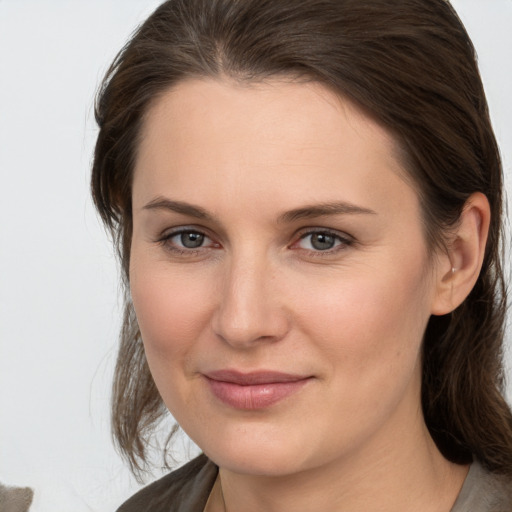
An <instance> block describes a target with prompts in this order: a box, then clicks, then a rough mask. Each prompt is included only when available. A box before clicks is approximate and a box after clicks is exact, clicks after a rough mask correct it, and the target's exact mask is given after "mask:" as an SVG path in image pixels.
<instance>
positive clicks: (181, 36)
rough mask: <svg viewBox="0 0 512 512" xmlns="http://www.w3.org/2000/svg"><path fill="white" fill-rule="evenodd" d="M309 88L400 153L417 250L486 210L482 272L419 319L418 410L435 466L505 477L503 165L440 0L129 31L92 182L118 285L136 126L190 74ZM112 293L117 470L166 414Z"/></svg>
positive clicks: (193, 20) (373, 0)
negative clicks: (443, 308) (420, 239)
mask: <svg viewBox="0 0 512 512" xmlns="http://www.w3.org/2000/svg"><path fill="white" fill-rule="evenodd" d="M222 75H224V76H229V77H230V78H233V79H236V80H239V81H260V80H264V79H265V78H268V77H272V76H276V75H281V76H282V75H285V76H291V77H292V78H294V79H299V78H305V79H310V80H316V81H319V82H321V83H323V84H325V85H326V86H328V87H330V88H332V89H334V90H335V91H337V93H338V94H340V95H343V96H344V97H347V98H349V99H351V100H352V101H354V102H355V103H356V104H358V105H360V106H361V107H362V108H364V110H365V111H366V112H368V113H369V114H370V115H372V116H373V118H374V119H376V120H377V121H378V122H380V123H381V124H382V125H383V126H385V127H386V128H387V129H388V130H389V131H390V132H391V133H392V134H393V135H394V136H395V138H396V140H397V142H398V143H399V144H400V146H401V148H402V150H403V155H404V161H405V168H406V171H407V173H408V176H409V177H410V179H411V180H412V183H413V184H414V185H415V187H416V189H417V190H418V193H419V196H420V200H421V203H422V212H423V217H424V224H425V232H426V237H427V240H428V241H429V244H430V246H431V247H432V248H433V247H442V244H443V235H444V234H445V233H446V232H447V230H448V229H449V227H450V226H454V225H455V224H456V223H457V220H458V219H459V216H460V213H461V211H462V209H463V207H464V204H465V202H466V200H467V199H468V197H469V196H470V195H471V194H472V193H474V192H476V191H480V192H482V193H484V194H485V195H486V196H487V198H488V200H489V203H490V206H491V216H492V219H491V226H490V233H489V238H488V242H487V247H486V254H485V259H484V263H483V268H482V270H481V274H480V276H479V279H478V282H477V283H476V285H475V287H474V289H473V290H472V292H471V294H470V295H469V296H468V298H467V299H466V300H465V302H464V303H463V304H462V305H461V306H460V307H459V308H457V309H456V310H455V311H454V312H453V313H451V314H450V315H445V316H442V317H431V319H430V321H429V324H428V326H427V330H426V333H425V339H424V352H423V386H422V402H423V411H424V416H425V421H426V423H427V426H428V428H429V429H430V432H431V435H432V437H433V438H434V440H435V442H436V443H437V445H438V447H439V449H440V450H441V452H442V453H443V454H444V455H445V457H446V458H448V459H450V460H452V461H454V462H458V463H468V462H470V461H471V460H472V458H473V457H476V458H477V459H478V460H479V461H480V462H481V463H483V464H484V465H485V466H486V467H487V468H488V469H490V470H492V471H495V472H502V473H507V474H510V475H512V414H511V411H510V408H509V406H508V405H507V403H506V401H505V399H504V398H503V390H504V374H503V369H502V343H503V336H504V319H505V312H506V290H505V284H504V279H503V271H502V266H501V262H502V242H501V240H502V169H501V162H500V157H499V152H498V148H497V145H496V141H495V138H494V134H493V131H492V128H491V125H490V120H489V115H488V109H487V103H486V99H485V95H484V90H483V86H482V83H481V79H480V76H479V72H478V68H477V65H476V58H475V51H474V48H473V46H472V43H471V41H470V39H469V37H468V35H467V33H466V31H465V29H464V27H463V25H462V23H461V21H460V20H459V18H458V17H457V14H456V13H455V11H454V10H453V8H452V7H451V5H450V4H449V2H447V1H446V0H396V1H394V2H390V1H389V0H279V1H275V0H169V1H167V2H165V3H164V4H162V5H161V6H160V7H159V8H158V9H157V10H156V11H155V12H154V13H153V14H152V15H151V16H150V17H149V18H148V20H147V21H146V22H145V23H144V24H143V25H142V26H141V27H140V28H139V29H138V31H137V32H136V33H135V35H134V36H133V37H132V39H131V40H130V41H129V42H128V44H127V45H126V46H125V47H124V48H123V50H122V51H121V52H120V53H119V55H118V56H117V58H116V59H115V61H114V63H113V64H112V66H111V67H110V69H109V71H108V73H107V75H106V77H105V80H104V82H103V86H102V88H101V90H100V92H99V95H98V99H97V107H96V118H97V122H98V125H99V128H100V131H99V134H98V139H97V144H96V150H95V155H94V164H93V172H92V191H93V196H94V201H95V204H96V206H97V208H98V211H99V213H100V215H101V217H102V219H103V221H104V223H105V224H106V226H107V227H108V228H110V230H111V232H112V233H113V235H114V238H115V242H116V243H117V247H118V250H119V255H120V259H121V263H122V269H123V273H124V278H125V285H126V287H127V288H128V284H129V273H128V269H129V258H130V243H131V234H132V217H131V215H132V211H131V181H132V172H133V167H134V160H135V158H136V152H137V146H138V136H139V133H140V130H141V123H142V121H143V116H144V114H145V113H146V112H147V110H148V107H149V105H150V103H151V102H152V101H154V100H155V98H157V97H158V96H159V95H160V94H162V93H163V92H164V91H166V90H168V89H169V88H170V87H172V86H173V85H174V84H176V83H177V82H179V81H181V80H183V79H185V78H189V77H195V76H196V77H218V76H222ZM128 297H129V295H128V294H127V299H126V304H125V316H124V323H123V328H122V332H121V342H120V347H119V355H118V360H117V366H116V370H115V379H114V386H113V398H112V420H113V433H114V437H115V439H116V441H117V443H118V446H119V448H120V449H121V452H122V453H123V454H124V455H125V456H126V458H127V459H128V461H129V462H130V464H131V466H132V469H134V470H137V469H141V468H143V467H145V464H146V462H147V446H148V443H149V441H150V439H151V437H152V434H153V433H154V429H155V426H156V425H157V423H158V421H159V420H160V419H161V418H162V417H163V415H164V414H165V413H166V410H165V407H164V405H163V403H162V400H161V398H160V396H159V394H158V392H157V389H156V387H155V385H154V382H153V379H152V377H151V375H150V373H149V369H148V366H147V363H146V359H145V355H144V350H143V347H142V343H141V340H140V333H139V330H138V327H137V321H136V318H135V314H134V311H133V307H132V304H131V303H130V301H129V298H128Z"/></svg>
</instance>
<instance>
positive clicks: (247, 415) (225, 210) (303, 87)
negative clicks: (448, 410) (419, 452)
mask: <svg viewBox="0 0 512 512" xmlns="http://www.w3.org/2000/svg"><path fill="white" fill-rule="evenodd" d="M142 135H143V137H142V139H141V143H140V147H139V152H138V156H137V161H136V169H135V175H134V182H133V221H134V225H133V241H132V248H131V265H130V284H131V293H132V297H133V303H134V306H135V310H136V313H137V318H138V321H139V325H140V330H141V333H142V338H143V340H144V346H145V350H146V354H147V359H148V363H149V366H150V368H151V372H152V374H153V377H154V379H155V382H156V385H157V387H158V389H159V391H160V393H161V395H162V397H163V400H164V401H165V403H166V405H167V407H168V408H169V409H170V411H171V413H172V414H173V416H174V417H175V418H176V420H177V421H178V423H179V424H180V425H181V426H182V428H183V429H184V430H185V431H186V432H187V433H188V434H189V435H190V437H191V438H192V439H193V440H194V441H195V442H196V443H197V444H198V445H199V446H200V447H201V448H202V449H203V450H204V451H205V453H206V454H207V455H209V456H210V458H212V459H213V461H215V462H216V463H217V464H219V465H220V466H221V467H225V468H227V469H231V470H233V471H238V472H245V473H252V474H267V475H278V474H280V475H282V474H288V473H291V472H295V471H301V470H305V469H311V468H315V467H319V466H322V465H325V464H330V463H333V462H336V461H346V460H349V459H350V458H352V457H360V456H363V455H364V454H370V453H371V454H372V457H373V456H374V455H375V454H376V453H380V452H381V453H384V452H386V453H387V451H389V452H390V453H393V447H395V445H397V446H399V445H400V443H403V442H404V440H405V438H406V437H407V435H408V434H407V433H408V432H414V433H417V431H418V430H421V429H422V428H424V425H423V419H422V415H421V407H420V380H421V371H420V347H421V342H422V336H423V333H424V330H425V326H426V324H427V321H428V318H429V316H430V314H431V311H432V309H433V307H434V304H435V302H436V286H435V282H436V275H437V272H438V271H437V269H436V267H435V263H434V262H435V261H436V260H435V258H432V261H431V260H430V259H429V257H428V253H427V248H426V244H425V240H424V236H423V231H422V222H421V217H420V208H419V202H418V197H417V194H416V193H415V191H414V190H413V189H412V188H411V187H410V186H409V185H408V184H407V183H406V182H405V181H404V180H403V178H402V177H401V175H402V176H403V172H404V171H403V170H402V169H401V167H400V163H399V162H398V160H397V158H396V157H395V154H394V145H393V141H392V139H391V137H390V136H389V135H388V134H387V133H386V131H385V130H383V129H382V128H381V127H379V126H378V125H377V124H376V123H374V122H373V121H372V120H370V119H369V118H368V117H366V116H365V115H364V114H362V113H361V111H359V110H358V109H357V108H356V107H354V105H352V104H351V103H350V102H347V101H343V100H341V99H340V98H339V97H337V96H336V95H335V94H333V93H332V92H330V91H329V90H327V89H326V88H324V87H323V86H321V85H319V84H316V83H309V84H298V83H289V82H284V81H277V80H275V81H271V82H269V83H265V84H253V85H237V84H234V83H231V82H227V81H220V80H219V81H215V80H206V79H205V80H190V81H186V82H182V83H180V84H179V85H178V86H177V87H175V88H174V89H172V90H170V91H168V92H167V93H166V94H165V95H163V96H162V97H161V98H159V99H158V101H156V103H155V104H154V105H153V106H152V108H151V109H150V111H149V112H148V115H147V117H146V120H145V125H144V127H143V132H142ZM376 450H377V451H376ZM379 450H380V452H379Z"/></svg>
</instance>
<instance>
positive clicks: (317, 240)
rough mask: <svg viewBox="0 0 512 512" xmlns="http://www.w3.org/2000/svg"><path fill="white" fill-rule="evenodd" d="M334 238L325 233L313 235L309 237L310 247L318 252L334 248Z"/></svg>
mask: <svg viewBox="0 0 512 512" xmlns="http://www.w3.org/2000/svg"><path fill="white" fill-rule="evenodd" d="M334 242H335V240H334V236H332V235H328V234H325V233H315V234H314V235H312V236H311V245H312V246H313V247H314V248H315V249H317V250H318V251H326V250H327V249H332V248H333V247H334Z"/></svg>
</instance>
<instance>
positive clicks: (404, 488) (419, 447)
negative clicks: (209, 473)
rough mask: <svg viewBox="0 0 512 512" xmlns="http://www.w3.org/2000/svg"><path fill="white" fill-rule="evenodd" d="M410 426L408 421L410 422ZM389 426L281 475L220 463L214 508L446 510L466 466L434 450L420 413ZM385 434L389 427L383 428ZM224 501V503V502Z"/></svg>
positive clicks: (249, 511)
mask: <svg viewBox="0 0 512 512" xmlns="http://www.w3.org/2000/svg"><path fill="white" fill-rule="evenodd" d="M409 427H410V424H409ZM390 428H391V429H392V431H393V432H394V434H395V435H394V436H393V437H394V439H391V441H390V437H389V435H385V432H381V434H383V435H379V436H378V437H376V438H375V439H373V440H372V442H371V443H368V444H367V445H366V446H365V448H364V449H361V450H357V451H355V452H354V453H352V454H349V455H347V454H345V455H344V456H341V457H339V458H338V459H334V460H332V461H330V462H329V463H328V464H323V465H322V466H319V467H312V468H310V469H307V470H304V471H301V472H298V473H295V474H291V475H285V476H277V477H276V476H271V477H268V476H261V475H248V474H240V473H236V472H232V471H229V470H228V469H223V468H221V469H220V471H219V486H218V489H217V496H218V501H219V502H220V503H219V506H218V507H215V509H216V510H219V511H222V512H224V510H225V511H226V512H233V511H237V512H261V511H265V512H296V511H297V510H301V512H317V511H318V510H325V511H327V512H360V511H361V510H365V511H368V512H372V511H377V510H378V511H379V512H388V511H389V512H402V511H403V512H406V511H407V512H409V511H410V510H417V511H418V512H449V511H450V510H451V508H452V505H453V503H454V501H455V499H456V497H457V495H458V493H459V491H460V489H461V487H462V484H463V482H464V478H465V476H466V474H467V470H468V468H467V467H463V466H457V465H455V464H452V463H450V462H448V461H447V460H446V459H444V457H443V456H442V455H441V454H440V452H439V451H438V450H437V448H436V446H435V444H434V442H433V440H432V438H431V437H430V435H429V433H428V430H427V428H426V426H425V424H424V422H423V418H422V416H421V414H419V418H418V421H417V425H416V428H413V429H409V430H408V431H407V432H404V431H403V430H401V429H396V425H394V426H393V425H391V426H390ZM388 434H389V432H388ZM222 501H224V502H225V508H224V503H222Z"/></svg>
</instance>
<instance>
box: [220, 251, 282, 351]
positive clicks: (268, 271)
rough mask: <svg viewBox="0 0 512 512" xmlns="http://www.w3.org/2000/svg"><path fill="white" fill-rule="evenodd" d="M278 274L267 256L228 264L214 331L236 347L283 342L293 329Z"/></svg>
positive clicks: (242, 257) (241, 259) (252, 256)
mask: <svg viewBox="0 0 512 512" xmlns="http://www.w3.org/2000/svg"><path fill="white" fill-rule="evenodd" d="M283 302H284V301H283V300H282V294H281V293H280V289H279V279H278V272H277V269H276V268H275V267H273V265H271V264H270V262H268V261H267V260H266V258H265V257H259V258H258V257H256V256H255V255H254V254H252V255H251V256H249V257H247V256H245V257H244V256H240V257H238V258H236V259H235V258H233V259H231V261H230V263H229V264H227V267H226V269H225V273H224V276H223V280H222V283H221V286H220V294H219V302H218V307H217V308H216V311H215V313H214V315H213V330H214V332H215V334H216V335H217V336H218V337H220V338H221V339H222V340H223V341H224V342H225V343H228V344H229V345H231V346H232V347H234V348H238V349H248V348H251V347H253V346H255V344H258V346H259V344H260V343H261V342H267V343H268V342H275V341H278V340H280V339H282V338H283V337H284V336H285V335H286V333H287V332H288V330H289V315H288V314H287V307H286V306H287V305H286V304H284V303H283Z"/></svg>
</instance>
